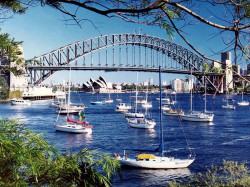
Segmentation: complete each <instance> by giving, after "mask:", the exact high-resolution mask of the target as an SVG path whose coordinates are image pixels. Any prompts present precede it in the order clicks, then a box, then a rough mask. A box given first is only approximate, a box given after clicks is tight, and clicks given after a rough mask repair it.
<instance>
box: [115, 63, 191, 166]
mask: <svg viewBox="0 0 250 187" xmlns="http://www.w3.org/2000/svg"><path fill="white" fill-rule="evenodd" d="M159 82H160V83H159V84H160V131H161V134H160V135H161V137H160V145H159V147H157V148H156V149H125V150H124V152H123V156H119V155H118V154H117V153H115V154H114V156H115V157H116V159H117V160H118V161H119V162H120V163H121V164H123V165H127V166H132V167H137V168H150V169H177V168H186V167H188V166H189V165H190V164H192V163H193V162H194V160H195V158H194V157H193V156H192V155H189V157H188V158H187V159H176V158H174V157H165V156H163V154H164V152H165V151H164V144H163V127H162V112H161V105H162V101H161V67H160V66H159ZM126 150H133V151H145V152H148V151H150V152H155V153H156V152H158V153H160V156H156V155H154V154H139V155H138V156H137V157H135V158H129V157H127V154H126Z"/></svg>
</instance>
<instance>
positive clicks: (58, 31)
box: [1, 6, 223, 84]
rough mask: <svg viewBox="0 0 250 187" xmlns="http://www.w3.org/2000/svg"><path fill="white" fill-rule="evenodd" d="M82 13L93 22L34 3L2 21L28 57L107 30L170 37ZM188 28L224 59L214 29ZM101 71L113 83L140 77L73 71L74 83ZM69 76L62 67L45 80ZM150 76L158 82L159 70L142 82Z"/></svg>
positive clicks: (201, 45) (196, 42) (193, 39)
mask: <svg viewBox="0 0 250 187" xmlns="http://www.w3.org/2000/svg"><path fill="white" fill-rule="evenodd" d="M79 16H82V17H83V16H84V18H86V19H89V20H91V21H92V22H90V21H87V20H86V21H84V22H83V24H82V28H80V27H79V26H77V25H67V24H66V22H65V21H64V20H65V16H64V15H63V14H62V13H61V12H59V11H57V10H55V9H53V8H50V7H46V6H45V7H40V6H37V7H30V8H29V10H28V11H27V12H26V14H24V15H16V16H14V17H13V18H11V19H10V20H8V21H6V22H5V23H4V24H3V25H2V30H1V32H2V33H5V32H6V33H9V34H10V35H11V37H14V38H15V40H17V41H23V42H24V43H23V50H24V56H25V59H26V60H28V59H31V58H33V57H34V56H40V55H42V54H44V53H47V52H50V51H52V50H55V49H58V48H60V47H62V46H65V45H67V44H70V43H73V42H76V41H81V40H85V39H88V38H92V37H97V36H100V35H105V34H119V33H134V32H137V33H138V32H139V29H140V32H141V33H143V34H144V33H146V34H147V35H152V36H156V37H160V38H164V39H169V38H168V36H167V35H166V32H165V31H164V30H163V29H161V28H159V27H156V26H147V25H140V24H134V23H127V22H124V21H122V20H120V19H118V18H107V17H104V16H101V15H98V14H95V13H92V12H90V11H86V10H82V11H81V14H80V15H79ZM93 24H94V25H95V27H97V28H98V29H96V28H95V27H94V26H93ZM197 24H200V23H197ZM185 32H189V33H191V34H190V35H189V41H191V42H192V44H193V45H194V46H196V47H197V48H198V49H199V50H200V51H201V52H202V53H204V54H205V55H207V56H210V57H212V58H215V59H218V60H220V55H217V56H212V54H213V53H212V51H216V50H219V49H221V48H223V42H222V41H219V40H218V39H216V38H211V34H212V33H213V32H214V31H213V30H211V29H209V27H207V26H205V25H202V24H200V26H199V25H198V29H197V28H195V29H192V27H191V28H187V29H186V30H185ZM173 42H174V43H177V44H179V45H182V46H184V47H186V48H188V47H187V45H186V44H185V42H184V41H183V40H182V39H181V38H180V37H178V36H177V35H175V38H174V40H173ZM99 75H102V76H103V77H104V78H105V79H106V81H107V82H113V83H122V82H130V83H131V82H135V81H136V73H135V72H118V73H117V72H103V71H98V72H96V71H72V77H71V80H72V82H73V83H83V82H86V81H87V80H89V78H90V77H92V78H94V79H97V78H98V76H99ZM128 75H129V76H128ZM68 76H69V73H68V72H67V71H59V72H56V73H55V74H54V75H52V76H51V77H50V78H49V79H48V80H46V81H45V83H50V82H53V83H55V84H60V83H62V81H63V80H67V79H68ZM150 77H153V80H154V83H157V82H158V75H157V73H139V82H144V81H147V80H148V79H149V78H150ZM184 77H185V76H184V75H180V74H164V75H163V77H162V79H163V80H166V81H167V83H169V81H170V80H173V79H175V78H184Z"/></svg>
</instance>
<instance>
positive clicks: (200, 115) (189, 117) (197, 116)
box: [181, 69, 214, 122]
mask: <svg viewBox="0 0 250 187" xmlns="http://www.w3.org/2000/svg"><path fill="white" fill-rule="evenodd" d="M191 75H192V69H191ZM205 85H206V83H205ZM190 92H191V93H190V113H189V114H184V115H181V119H182V120H183V121H193V122H211V121H213V120H214V114H212V113H210V114H209V113H206V102H207V101H206V94H205V102H204V105H205V107H204V108H205V111H204V112H198V111H193V109H192V107H193V102H192V101H193V94H192V89H191V91H190ZM205 93H206V86H205Z"/></svg>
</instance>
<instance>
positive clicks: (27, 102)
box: [10, 98, 31, 106]
mask: <svg viewBox="0 0 250 187" xmlns="http://www.w3.org/2000/svg"><path fill="white" fill-rule="evenodd" d="M10 103H11V105H27V106H30V105H31V102H30V100H24V99H17V98H13V99H11V100H10Z"/></svg>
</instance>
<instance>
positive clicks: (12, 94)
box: [9, 90, 22, 99]
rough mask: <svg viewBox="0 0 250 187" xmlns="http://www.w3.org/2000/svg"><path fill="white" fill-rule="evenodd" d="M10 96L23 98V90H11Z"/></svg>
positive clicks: (11, 97)
mask: <svg viewBox="0 0 250 187" xmlns="http://www.w3.org/2000/svg"><path fill="white" fill-rule="evenodd" d="M9 98H10V99H13V98H22V92H21V91H20V90H15V91H10V93H9Z"/></svg>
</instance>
